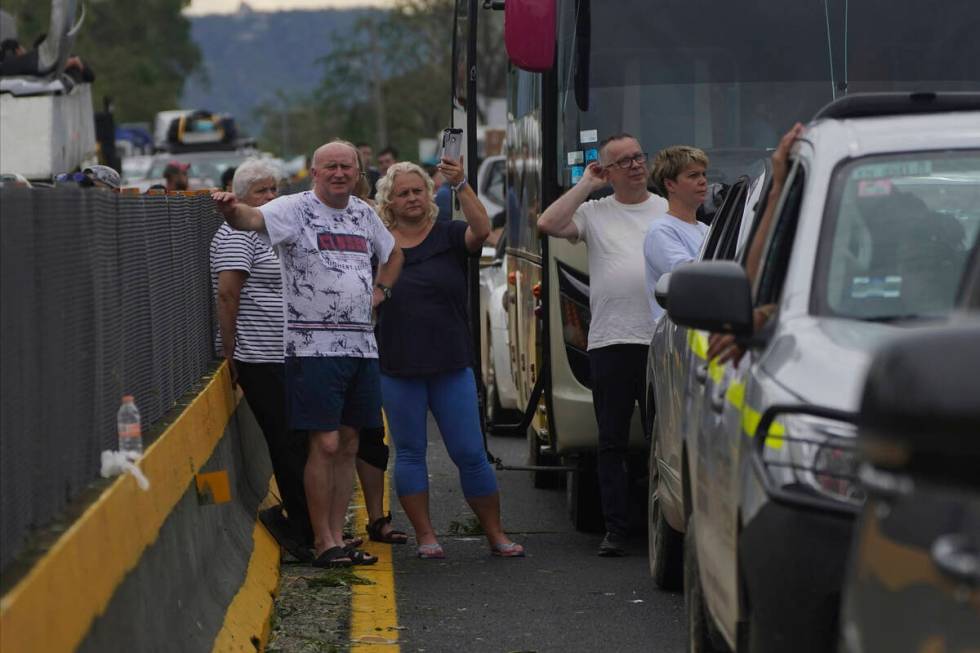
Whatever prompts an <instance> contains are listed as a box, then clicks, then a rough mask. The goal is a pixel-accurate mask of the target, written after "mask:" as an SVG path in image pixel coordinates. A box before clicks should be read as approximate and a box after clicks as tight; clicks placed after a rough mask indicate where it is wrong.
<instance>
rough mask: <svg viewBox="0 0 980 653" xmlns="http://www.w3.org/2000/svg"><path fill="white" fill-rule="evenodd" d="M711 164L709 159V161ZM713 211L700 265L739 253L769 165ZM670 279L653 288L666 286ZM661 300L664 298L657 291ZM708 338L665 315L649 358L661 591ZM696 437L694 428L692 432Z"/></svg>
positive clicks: (652, 510) (673, 580) (683, 509)
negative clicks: (687, 440) (691, 408)
mask: <svg viewBox="0 0 980 653" xmlns="http://www.w3.org/2000/svg"><path fill="white" fill-rule="evenodd" d="M712 160H714V159H713V157H712ZM747 167H748V170H747V172H748V173H749V174H746V175H742V176H741V177H739V178H738V179H736V180H735V182H734V183H733V184H732V185H731V187H730V188H729V189H728V191H727V193H726V194H725V199H724V200H723V201H722V203H721V205H720V206H719V207H718V209H717V211H716V212H715V214H714V218H713V220H712V222H711V227H710V229H709V230H708V234H707V236H706V237H705V239H704V244H703V245H702V246H701V252H700V254H699V255H698V260H699V261H712V260H731V259H734V258H736V257H737V256H740V255H741V252H742V250H743V249H744V247H745V243H746V242H747V241H748V236H749V233H750V232H751V229H752V223H753V218H754V217H755V207H756V205H757V204H758V202H759V198H760V197H761V195H762V189H763V188H764V187H765V184H766V180H767V178H768V171H769V166H768V161H758V162H756V163H753V164H750V165H748V166H747ZM669 277H670V274H669V273H668V274H665V275H664V276H663V277H662V278H661V282H660V283H659V284H658V286H660V287H661V288H662V289H664V288H667V287H668V285H669ZM658 299H662V297H661V295H660V294H659V293H658ZM707 345H708V334H707V333H706V332H705V331H698V330H695V329H688V328H687V327H683V326H679V325H677V324H675V323H674V322H673V321H672V320H671V319H670V318H669V317H668V316H664V317H663V318H662V319H660V321H659V322H658V323H657V326H656V329H655V330H654V333H653V339H652V340H651V341H650V352H649V355H648V357H647V392H646V404H647V421H648V429H649V435H650V462H649V471H650V475H649V481H648V487H649V496H648V500H647V516H648V523H647V542H648V558H649V562H650V575H651V576H652V577H653V579H654V582H655V583H656V584H657V585H658V586H659V587H661V588H663V589H680V587H681V579H682V571H683V569H682V568H681V564H682V549H683V536H684V530H685V525H686V521H687V515H688V514H689V513H690V508H691V507H690V505H689V501H688V504H685V498H688V499H689V498H690V493H689V492H685V488H686V487H687V483H686V480H685V478H684V469H685V464H684V460H685V457H686V452H687V446H686V441H685V437H684V434H685V433H689V432H691V431H692V426H693V425H692V424H690V423H689V420H690V419H691V418H693V417H697V413H695V412H693V411H690V410H689V407H690V406H691V405H692V404H699V403H700V398H701V394H702V392H703V390H704V382H705V380H706V379H707V376H708V374H715V375H717V374H719V373H720V372H721V368H720V367H719V366H718V365H717V364H712V365H709V364H708V362H707V361H706V360H705V353H706V352H707ZM693 430H695V431H696V428H695V429H693Z"/></svg>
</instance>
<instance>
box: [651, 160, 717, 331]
mask: <svg viewBox="0 0 980 653" xmlns="http://www.w3.org/2000/svg"><path fill="white" fill-rule="evenodd" d="M707 171H708V155H707V154H705V153H704V151H703V150H699V149H698V148H696V147H689V146H687V145H675V146H674V147H668V148H666V149H664V150H661V151H660V152H658V153H657V156H656V157H655V158H654V161H653V183H654V184H655V185H656V186H657V188H661V189H663V191H664V192H665V193H666V194H667V204H668V208H667V210H666V211H665V212H664V213H663V214H662V215H661V216H660V217H659V218H658V219H657V220H654V222H653V224H651V225H650V229H649V230H648V231H647V234H646V238H645V239H644V240H643V258H644V259H645V261H646V278H647V300H648V301H649V304H650V314H651V315H652V317H653V320H654V322H656V321H657V320H659V319H660V317H661V316H662V315H663V314H664V309H663V308H661V307H660V304H658V303H657V300H656V298H655V296H654V289H655V288H656V286H657V281H658V280H659V279H660V277H661V276H663V275H664V274H666V273H668V272H670V271H672V270H673V269H674V268H676V267H677V266H678V265H680V264H681V263H687V262H689V261H693V260H694V259H696V258H697V257H698V252H699V251H700V249H701V243H703V242H704V237H705V236H706V235H707V234H708V225H706V224H704V223H703V222H698V219H697V212H698V207H699V206H701V205H702V204H704V198H705V197H707V195H708V177H707Z"/></svg>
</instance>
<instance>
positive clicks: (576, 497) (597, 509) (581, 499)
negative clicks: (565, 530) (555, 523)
mask: <svg viewBox="0 0 980 653" xmlns="http://www.w3.org/2000/svg"><path fill="white" fill-rule="evenodd" d="M565 499H566V504H567V506H568V516H569V518H570V519H571V520H572V525H573V526H574V527H575V530H577V531H583V532H586V533H600V532H602V531H604V530H605V521H604V520H603V518H602V502H601V500H600V498H599V478H598V476H597V475H596V459H595V456H594V455H588V454H583V455H582V456H581V457H580V458H579V461H578V471H574V472H568V478H567V479H566V487H565Z"/></svg>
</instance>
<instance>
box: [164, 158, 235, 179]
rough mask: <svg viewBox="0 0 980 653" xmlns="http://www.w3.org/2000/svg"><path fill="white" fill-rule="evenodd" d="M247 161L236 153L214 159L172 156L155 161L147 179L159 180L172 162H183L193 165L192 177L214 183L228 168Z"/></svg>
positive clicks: (191, 169) (190, 172)
mask: <svg viewBox="0 0 980 653" xmlns="http://www.w3.org/2000/svg"><path fill="white" fill-rule="evenodd" d="M245 159H246V157H245V156H243V155H241V154H236V153H229V154H221V155H218V156H213V157H200V156H194V157H190V156H185V157H181V156H180V155H179V154H171V155H167V156H165V157H161V158H158V159H157V160H156V161H154V162H153V166H152V167H151V168H150V171H149V172H148V173H147V174H146V178H147V179H158V178H160V177H163V170H164V168H166V167H167V164H168V163H170V162H171V161H181V162H185V163H189V164H191V168H190V170H189V174H190V176H191V177H195V178H198V179H210V180H211V181H213V182H217V181H219V180H220V179H221V173H223V172H224V171H225V170H227V169H228V168H233V167H236V166H237V165H238V164H239V163H241V162H242V161H244V160H245Z"/></svg>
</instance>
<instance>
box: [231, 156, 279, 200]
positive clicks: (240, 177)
mask: <svg viewBox="0 0 980 653" xmlns="http://www.w3.org/2000/svg"><path fill="white" fill-rule="evenodd" d="M280 178H282V170H280V169H279V166H277V165H276V164H275V163H273V162H272V161H268V160H266V159H256V158H251V159H245V161H243V162H242V163H241V165H239V166H238V167H237V168H236V169H235V176H234V177H233V178H232V180H231V190H232V192H234V193H235V195H236V196H238V198H239V199H241V198H242V197H244V196H245V194H246V193H248V189H249V188H251V187H252V184H254V183H255V182H257V181H260V180H262V179H272V180H273V181H274V182H276V184H277V185H278V184H279V180H280Z"/></svg>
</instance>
